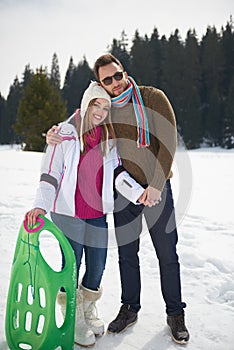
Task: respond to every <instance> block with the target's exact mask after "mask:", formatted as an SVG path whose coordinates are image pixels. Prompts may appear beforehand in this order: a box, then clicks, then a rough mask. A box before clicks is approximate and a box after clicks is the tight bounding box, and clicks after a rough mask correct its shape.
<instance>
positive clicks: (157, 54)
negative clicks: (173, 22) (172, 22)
mask: <svg viewBox="0 0 234 350" xmlns="http://www.w3.org/2000/svg"><path fill="white" fill-rule="evenodd" d="M162 43H163V41H161V40H160V39H159V34H158V30H157V28H154V30H153V33H152V35H151V37H150V41H149V57H148V58H147V60H148V63H147V64H149V66H150V69H151V81H150V83H151V84H152V85H153V86H155V87H160V86H161V74H162V47H163V45H162Z"/></svg>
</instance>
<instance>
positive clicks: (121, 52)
mask: <svg viewBox="0 0 234 350" xmlns="http://www.w3.org/2000/svg"><path fill="white" fill-rule="evenodd" d="M109 52H110V53H111V54H112V55H114V56H115V57H116V58H118V59H119V60H120V62H121V63H122V65H123V67H124V69H125V70H126V71H127V72H128V73H129V74H130V75H131V67H130V55H129V52H128V38H127V34H126V33H125V31H124V30H123V31H122V32H121V38H120V40H117V39H113V41H112V44H111V47H110V49H109Z"/></svg>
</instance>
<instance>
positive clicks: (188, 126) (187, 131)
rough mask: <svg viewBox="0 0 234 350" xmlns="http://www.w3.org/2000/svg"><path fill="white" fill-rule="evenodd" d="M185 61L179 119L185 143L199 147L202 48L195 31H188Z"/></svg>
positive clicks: (200, 134) (192, 146)
mask: <svg viewBox="0 0 234 350" xmlns="http://www.w3.org/2000/svg"><path fill="white" fill-rule="evenodd" d="M184 62H185V64H184V67H183V76H182V81H181V90H180V92H179V93H180V95H181V100H180V111H181V112H180V115H179V116H180V119H179V120H180V127H181V132H182V135H183V140H184V143H185V145H186V147H187V148H189V149H191V148H197V147H199V146H200V144H201V141H202V111H201V99H200V88H201V87H200V85H201V69H200V48H199V44H198V41H197V38H196V32H195V31H188V33H187V37H186V41H185V47H184Z"/></svg>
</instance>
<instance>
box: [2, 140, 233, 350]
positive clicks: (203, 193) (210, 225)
mask: <svg viewBox="0 0 234 350" xmlns="http://www.w3.org/2000/svg"><path fill="white" fill-rule="evenodd" d="M176 153H177V155H176V158H175V161H174V166H175V167H179V168H181V169H180V170H181V171H174V169H173V173H174V176H173V177H172V179H171V183H172V190H173V194H174V199H175V208H176V216H177V228H178V235H179V240H178V245H177V250H178V254H179V259H180V266H181V282H182V297H183V301H184V302H186V304H187V307H186V309H185V319H186V325H187V327H188V329H189V331H190V337H191V340H190V342H189V344H188V345H187V346H186V349H187V350H210V349H212V350H233V348H234V347H233V344H234V332H233V324H234V258H233V251H234V216H233V197H234V186H233V172H234V150H224V149H220V148H206V149H202V148H200V149H198V150H191V151H186V150H180V151H177V152H176ZM179 153H180V154H179ZM183 153H186V155H185V154H183ZM182 155H183V159H186V163H190V164H191V169H192V174H190V175H192V176H191V178H192V196H191V200H190V203H189V205H188V206H187V207H186V208H185V210H184V216H183V220H178V209H179V208H178V201H179V197H178V192H180V191H181V187H187V185H188V181H186V182H185V181H183V178H181V173H182V171H183V172H184V168H185V164H184V163H185V162H181V164H180V161H178V159H177V156H180V157H182ZM42 156H43V153H41V152H23V151H21V150H20V149H19V146H15V147H11V146H9V145H7V146H0V184H1V187H0V193H1V195H0V242H1V250H0V252H1V254H0V281H1V283H0V349H1V350H9V348H8V346H7V344H6V338H5V333H4V329H5V326H4V323H5V315H6V301H7V295H8V290H9V283H10V278H11V266H12V262H13V255H14V250H15V244H16V239H17V237H18V232H19V228H20V225H21V224H22V221H23V218H24V214H25V212H26V211H28V210H29V209H31V208H32V205H33V199H34V195H35V190H36V187H37V184H38V181H39V173H40V166H41V160H42ZM185 157H186V158H185ZM217 164H219V166H217ZM220 179H222V181H221V180H220ZM181 180H182V181H181ZM187 180H188V179H187ZM220 183H222V186H221V189H220V186H218V189H217V184H220ZM180 200H181V199H180ZM112 227H113V226H111V227H110V231H109V244H108V254H107V263H106V268H105V271H104V275H103V279H102V288H103V295H102V298H101V299H100V300H99V301H98V303H97V308H98V316H99V317H100V318H101V319H103V321H104V323H105V329H106V328H107V326H108V324H109V322H111V321H112V320H113V319H114V318H115V317H116V315H117V313H118V311H119V307H120V294H121V287H120V277H119V269H118V252H117V246H116V242H115V238H114V237H115V235H114V232H113V229H112ZM46 233H47V234H48V232H46ZM40 238H41V237H40ZM40 242H41V244H40V251H41V253H42V254H43V256H44V258H45V259H46V261H48V262H49V265H50V266H51V267H52V268H53V269H55V271H60V270H61V268H60V269H58V267H59V266H58V265H59V263H60V261H61V258H60V257H59V256H58V254H57V249H55V246H54V242H53V241H52V239H51V235H47V236H46V235H43V238H42V239H40ZM43 248H44V249H43ZM26 258H28V257H26ZM139 258H140V267H141V282H142V283H141V285H142V288H141V304H142V308H141V310H140V312H139V317H138V322H137V323H136V324H135V325H134V326H133V327H130V328H128V330H127V331H126V332H123V333H120V334H118V335H111V334H104V335H103V336H102V337H97V339H96V345H95V347H94V348H93V349H94V350H106V349H113V350H133V349H134V350H155V349H157V350H180V349H181V350H185V348H184V347H183V348H182V347H180V346H178V345H176V344H175V343H174V342H173V341H172V340H171V338H170V333H169V329H168V327H167V326H166V314H165V305H164V302H163V298H162V294H161V291H160V276H159V266H158V262H157V259H156V255H155V251H154V249H153V245H152V241H151V240H150V235H149V233H148V231H147V230H146V227H145V226H144V225H143V232H142V234H141V244H140V253H139ZM25 260H26V259H25ZM84 266H85V264H84V262H83V263H82V265H81V272H80V277H81V276H82V275H83V273H84ZM43 278H44V275H43ZM44 283H45V282H44V279H43V282H42V287H43V285H44ZM36 302H38V301H36ZM51 305H53V303H51ZM20 312H21V311H20ZM59 318H61V315H60V314H59V312H56V319H59ZM149 320H150V321H149ZM60 321H61V320H60ZM21 329H22V323H21ZM23 335H24V333H23V332H22V336H23ZM28 348H29V347H27V349H28ZM24 349H26V347H24ZM81 349H84V348H81V347H80V346H77V345H75V347H74V350H81Z"/></svg>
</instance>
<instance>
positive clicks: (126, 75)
mask: <svg viewBox="0 0 234 350" xmlns="http://www.w3.org/2000/svg"><path fill="white" fill-rule="evenodd" d="M124 76H125V78H126V79H128V73H127V72H126V71H125V72H124Z"/></svg>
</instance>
